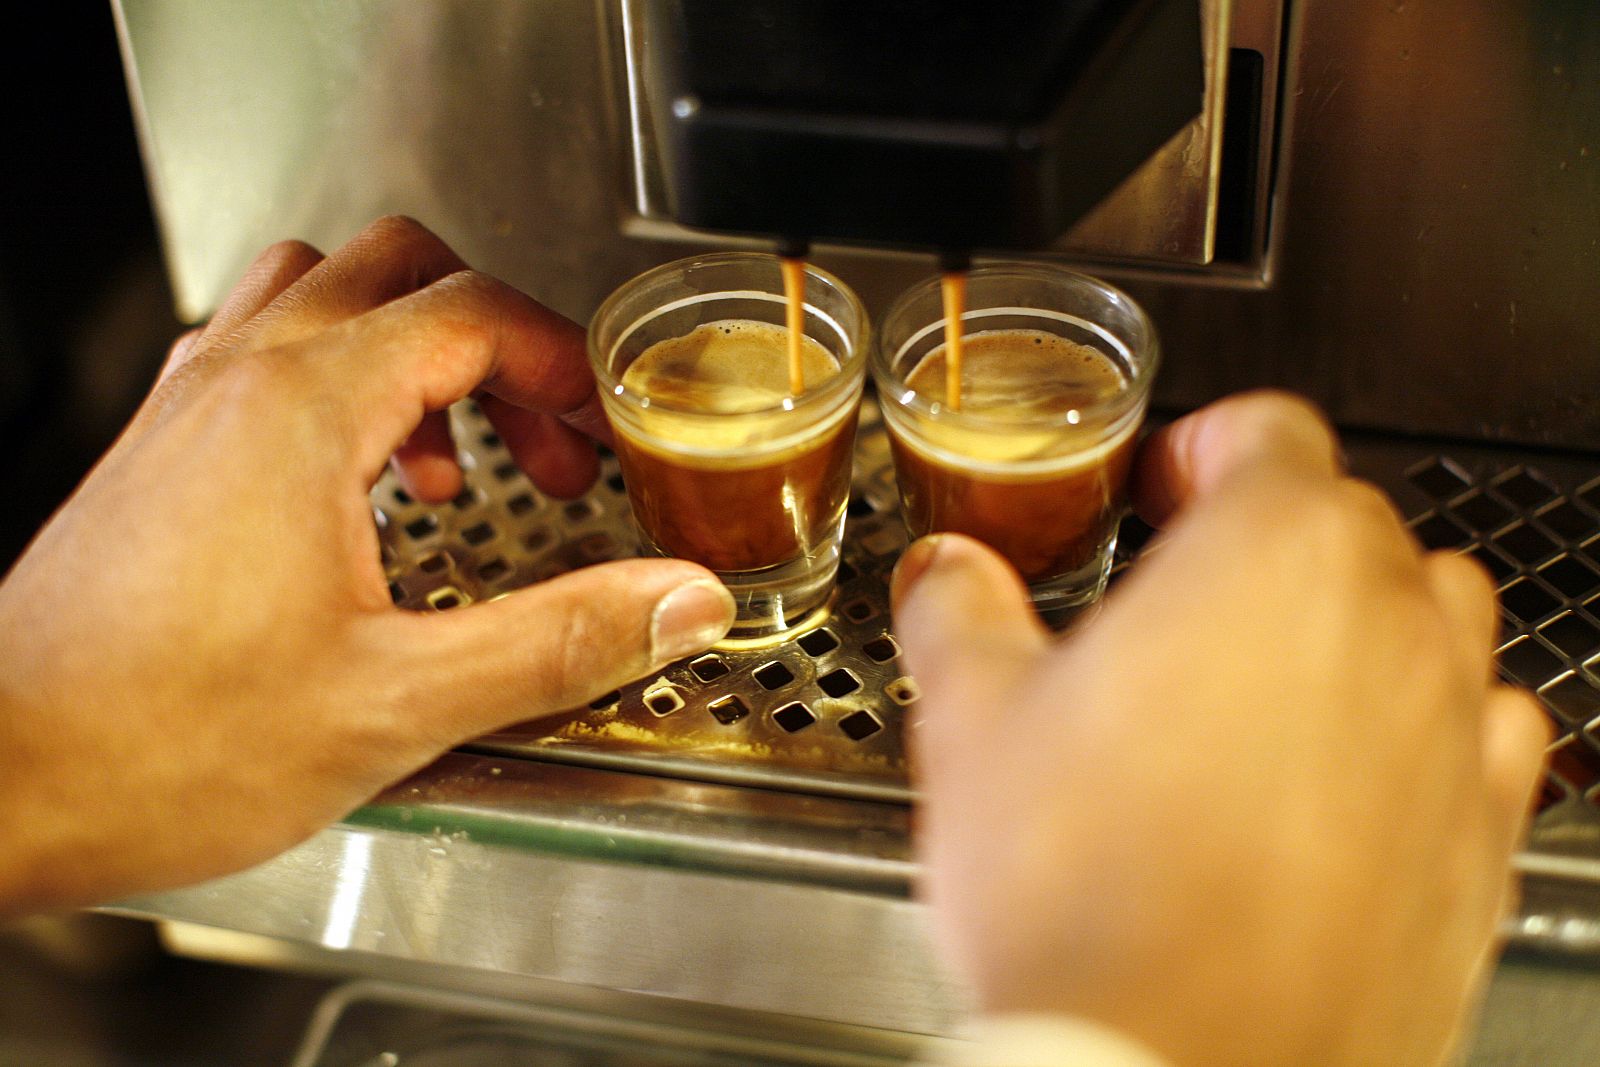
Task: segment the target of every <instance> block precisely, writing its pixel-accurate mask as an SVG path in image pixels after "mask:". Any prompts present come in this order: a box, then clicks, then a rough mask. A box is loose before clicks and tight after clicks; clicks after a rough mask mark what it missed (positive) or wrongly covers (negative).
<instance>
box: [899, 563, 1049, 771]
mask: <svg viewBox="0 0 1600 1067" xmlns="http://www.w3.org/2000/svg"><path fill="white" fill-rule="evenodd" d="M891 595H892V600H893V610H894V630H895V634H896V636H897V637H898V638H899V640H900V644H901V646H902V647H903V648H904V650H905V658H906V665H907V667H908V668H909V669H910V672H911V673H912V674H913V675H915V677H916V679H917V685H918V688H920V689H921V690H922V704H921V707H922V716H923V722H925V723H926V724H927V727H926V728H927V729H929V730H936V732H938V733H940V734H955V735H959V734H961V733H963V732H964V729H965V726H966V716H969V715H971V714H973V713H974V712H975V711H976V710H977V709H979V708H984V707H994V706H996V705H997V702H996V701H994V700H993V699H991V698H992V694H993V693H994V691H996V690H1004V689H1005V688H1007V687H1008V686H1010V685H1011V684H1014V683H1015V682H1016V681H1017V680H1018V679H1019V678H1020V677H1021V676H1022V674H1023V672H1024V671H1026V670H1027V669H1028V668H1029V667H1031V666H1032V665H1033V663H1034V662H1035V661H1036V660H1037V659H1038V657H1039V656H1040V654H1041V653H1043V651H1044V649H1045V647H1046V645H1047V644H1048V638H1047V636H1046V633H1045V629H1044V626H1043V625H1042V624H1041V623H1040V622H1039V619H1038V617H1037V616H1036V615H1035V614H1034V612H1033V606H1032V604H1030V603H1029V600H1028V594H1027V590H1026V589H1024V587H1023V585H1022V579H1021V578H1020V577H1019V576H1018V575H1017V572H1016V571H1015V570H1013V569H1012V567H1011V566H1010V565H1009V564H1007V563H1006V561H1005V560H1003V559H1001V558H1000V556H998V555H996V554H995V553H994V552H993V551H992V550H990V549H988V548H986V547H984V546H983V545H981V544H979V543H978V542H977V541H974V540H972V539H971V538H968V537H963V536H961V535H960V534H935V535H934V536H932V537H925V538H923V539H922V540H920V541H918V542H916V543H915V544H914V545H912V546H911V547H910V548H909V549H907V550H906V553H905V555H904V556H902V557H901V559H900V563H899V565H898V566H897V567H896V568H895V574H894V580H893V583H892V585H891ZM947 724H948V725H950V726H951V727H953V728H951V729H947ZM940 744H943V742H942V741H936V742H934V745H935V746H937V745H940Z"/></svg>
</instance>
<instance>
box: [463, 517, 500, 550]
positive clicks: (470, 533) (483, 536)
mask: <svg viewBox="0 0 1600 1067" xmlns="http://www.w3.org/2000/svg"><path fill="white" fill-rule="evenodd" d="M461 540H463V541H465V542H466V543H467V544H469V545H471V546H472V547H474V548H476V547H478V546H479V545H481V544H484V543H486V542H489V541H493V540H494V527H493V526H490V525H489V524H488V523H486V522H479V523H474V524H473V525H471V526H468V527H467V528H466V529H465V530H462V531H461Z"/></svg>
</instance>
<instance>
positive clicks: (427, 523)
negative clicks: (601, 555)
mask: <svg viewBox="0 0 1600 1067" xmlns="http://www.w3.org/2000/svg"><path fill="white" fill-rule="evenodd" d="M438 532H439V520H438V519H436V518H434V517H433V516H432V515H424V516H422V517H421V518H419V519H412V520H411V521H410V522H408V523H406V534H407V536H409V537H410V538H411V539H412V540H413V541H420V540H422V539H423V538H424V537H431V536H432V535H433V534H436V533H438Z"/></svg>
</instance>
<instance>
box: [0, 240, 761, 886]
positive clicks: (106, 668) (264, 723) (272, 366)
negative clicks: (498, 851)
mask: <svg viewBox="0 0 1600 1067" xmlns="http://www.w3.org/2000/svg"><path fill="white" fill-rule="evenodd" d="M583 348H584V342H583V332H582V330H580V329H579V328H578V327H577V326H576V325H575V324H573V323H572V322H569V321H568V320H566V319H564V318H562V317H561V316H559V315H556V314H555V313H554V312H551V311H549V310H548V309H546V308H543V307H541V306H540V305H538V304H536V303H534V302H533V301H532V300H530V299H528V298H527V297H525V296H523V295H521V294H520V293H517V292H516V291H514V290H513V289H511V288H510V287H508V286H506V285H504V284H503V283H501V282H498V281H495V280H494V279H492V278H489V277H487V276H485V275H481V274H477V273H474V272H471V271H468V270H466V269H465V265H464V264H463V263H462V262H461V261H460V260H459V259H457V258H456V256H455V255H454V253H452V252H451V251H450V250H449V249H448V248H447V247H445V245H444V244H443V243H442V242H440V241H439V239H438V238H437V237H435V236H433V235H432V234H431V233H429V232H428V231H426V230H424V229H423V228H422V227H421V226H419V225H417V224H416V223H414V222H411V221H410V220H406V219H384V220H381V221H379V222H377V223H375V224H373V225H372V226H371V227H369V228H368V229H367V230H366V231H364V232H363V233H362V234H361V235H359V236H358V237H357V238H355V239H354V240H353V241H351V242H350V243H349V244H347V245H345V246H344V247H343V248H341V249H340V250H339V251H337V252H335V253H334V254H333V255H332V256H330V257H328V258H326V259H324V258H323V257H322V256H321V255H320V254H319V253H317V252H316V251H315V250H313V249H312V248H310V247H309V246H307V245H303V244H299V243H294V242H290V243H286V244H281V245H276V246H274V247H273V248H271V249H268V250H267V252H265V253H264V254H263V255H262V256H261V258H260V259H258V260H257V261H256V263H255V265H254V266H252V267H251V269H250V271H249V273H248V274H247V275H246V276H245V278H244V280H243V281H242V282H241V283H240V284H239V287H238V288H237V289H235V290H234V292H233V294H232V295H231V296H230V297H229V298H228V300H227V301H226V303H225V304H224V306H223V307H222V308H221V309H220V310H219V311H218V312H217V314H216V316H215V317H214V318H213V319H212V321H211V323H210V325H209V326H208V327H207V328H206V329H205V330H204V331H196V332H193V333H191V334H189V335H186V336H185V337H184V338H183V339H181V340H180V341H179V343H178V345H176V346H175V347H174V351H173V356H172V358H171V360H170V361H169V366H168V368H167V369H166V371H165V372H164V374H163V378H162V380H161V382H160V383H159V385H158V386H157V387H156V389H155V390H154V392H153V393H152V395H151V396H150V398H149V400H148V402H147V403H146V404H145V405H144V407H143V409H142V410H141V411H140V413H139V414H138V416H137V417H136V418H135V420H134V422H133V423H132V425H131V426H130V427H129V429H128V430H127V432H126V433H125V434H124V435H123V437H122V438H121V439H120V440H119V441H118V442H117V443H116V445H115V446H114V447H113V448H112V449H111V451H110V452H109V453H108V454H107V455H106V457H105V458H104V459H103V460H102V461H101V463H100V464H99V465H98V466H97V467H96V468H95V470H94V471H93V472H92V473H91V474H90V475H89V477H88V478H87V479H86V480H85V481H84V483H83V485H82V486H81V487H80V488H79V489H78V491H77V492H76V493H75V494H74V496H73V497H72V499H71V500H70V501H68V503H67V504H66V505H65V506H64V507H63V508H62V509H61V511H60V512H59V513H58V514H57V515H56V516H55V517H54V518H53V519H52V520H51V522H50V523H49V524H48V525H47V526H46V527H45V529H44V530H43V531H42V532H41V533H40V534H39V536H38V538H37V539H36V541H35V542H34V544H33V545H32V546H31V547H30V548H29V550H28V551H27V553H26V554H25V555H24V557H23V558H22V559H21V560H20V561H19V563H18V564H17V566H16V568H15V569H14V570H13V572H12V573H11V574H10V576H9V577H8V578H7V579H6V580H5V582H4V584H3V585H0V783H3V786H0V788H3V792H4V797H5V800H4V812H5V817H4V823H5V832H4V835H3V837H4V840H5V849H4V850H0V916H3V915H4V914H6V913H7V912H8V911H9V912H19V911H27V910H38V909H43V908H50V907H65V906H70V905H77V904H84V903H90V902H94V901H100V900H105V899H108V898H110V897H113V896H117V895H123V894H127V893H131V892H134V891H140V890H148V889H152V888H159V887H165V886H171V885H177V884H182V883H185V882H189V881H195V880H199V879H202V878H206V877H210V876H213V875H218V874H222V873H225V872H228V871H232V870H236V869H239V868H242V867H245V866H248V865H249V864H252V863H255V862H257V861H260V860H263V859H266V858H267V857H269V856H271V855H273V854H275V853H276V852H278V851H281V850H282V849H284V848H287V847H288V846H290V845H292V844H294V843H296V842H298V841H299V840H301V839H303V838H305V837H307V836H309V835H310V834H311V833H313V832H314V831H315V830H316V829H317V828H319V827H320V826H322V825H324V824H325V823H327V822H329V821H331V820H333V819H336V818H338V817H339V816H341V815H344V814H345V813H346V812H348V811H349V810H350V809H352V808H353V807H355V806H356V805H358V804H359V803H361V802H362V801H363V800H365V799H366V798H367V797H369V796H371V795H372V794H373V793H375V792H377V791H378V790H379V789H381V788H382V787H383V786H384V785H386V784H388V783H390V782H392V781H394V780H395V779H397V778H399V777H401V776H403V775H405V774H406V773H408V772H410V771H412V770H414V769H416V768H417V767H419V766H421V765H422V764H424V763H426V762H427V761H428V760H429V759H431V758H433V757H434V756H436V755H438V754H439V753H440V752H442V751H443V750H445V749H446V748H448V747H449V746H451V745H453V744H456V743H459V742H460V741H463V740H465V739H467V738H470V737H472V736H474V735H477V734H481V733H484V732H486V731H489V730H492V729H494V728H496V727H499V726H503V725H505V724H507V723H510V722H513V721H516V720H519V719H526V718H532V717H536V716H538V715H540V714H542V713H547V712H551V711H555V710H557V709H560V708H563V707H570V706H572V705H575V704H578V703H581V702H583V701H585V700H588V699H591V698H592V697H594V696H595V695H597V694H599V693H602V692H605V691H606V690H608V689H612V688H615V687H616V686H617V685H619V684H620V683H623V682H626V681H627V680H629V679H631V678H635V677H638V676H640V675H642V674H645V673H647V672H649V671H651V670H654V669H656V668H657V667H659V666H660V665H662V664H664V663H666V662H668V661H670V660H673V659H676V658H678V657H681V656H684V655H687V654H689V653H691V652H694V651H698V650H699V649H701V648H704V647H706V646H707V645H709V644H710V643H711V642H712V641H714V640H716V639H717V638H719V637H721V636H722V635H723V634H724V633H725V632H726V630H727V628H728V625H729V624H730V623H731V621H732V619H733V603H732V600H731V598H730V597H729V596H728V594H727V591H726V590H725V589H723V587H722V586H721V584H720V583H718V582H717V581H716V580H715V578H713V577H712V576H711V574H710V572H708V571H706V570H704V569H702V568H700V567H698V566H696V565H694V564H691V563H686V562H681V561H674V560H628V561H623V562H617V563H608V564H604V565H601V566H595V567H588V568H584V569H582V570H579V571H576V572H573V573H571V574H567V575H564V576H561V577H559V578H556V579H553V580H551V581H548V582H544V583H542V584H540V585H537V586H534V587H531V588H528V589H524V590H520V591H518V592H516V593H514V594H512V595H511V596H508V597H505V598H503V599H499V600H496V601H494V602H491V603H484V604H478V605H474V606H472V607H470V608H468V609H465V610H461V611H455V612H451V613H448V614H441V615H429V616H423V615H419V614H415V613H409V612H404V611H400V610H398V609H396V608H395V607H394V606H393V605H392V604H391V603H390V598H389V594H388V591H387V583H386V581H385V579H384V576H383V571H382V568H381V566H380V563H379V557H378V540H377V535H376V531H375V529H374V525H373V516H372V508H371V505H370V504H369V502H368V500H367V491H368V489H369V488H370V487H371V486H372V484H373V483H374V481H376V479H377V477H378V475H379V474H380V473H381V471H382V469H383V466H384V464H385V462H386V461H388V460H389V458H390V456H391V455H392V454H393V455H395V456H396V461H397V463H398V464H399V466H400V475H401V478H402V480H403V481H404V482H405V483H406V485H407V486H408V488H409V489H411V491H412V492H413V493H414V494H415V495H417V496H419V497H421V498H423V499H428V500H441V499H448V498H449V497H450V496H452V495H454V494H455V493H456V492H457V491H458V489H459V488H460V484H461V474H460V471H459V469H458V468H457V467H456V465H455V459H454V450H453V448H452V446H451V443H450V440H449V429H448V423H447V422H446V420H445V416H444V409H445V408H446V407H447V406H448V405H449V404H450V403H452V402H453V401H456V400H459V399H461V398H463V397H465V396H467V395H469V394H471V393H473V392H474V390H479V392H477V394H476V395H478V397H479V402H480V404H481V405H482V406H483V408H484V410H485V411H486V413H487V414H488V415H489V417H490V418H491V419H493V420H494V421H495V423H496V429H497V430H498V431H499V433H500V435H501V437H502V438H503V439H504V440H505V442H506V445H507V447H508V448H510V450H511V451H512V454H513V455H514V456H515V457H516V458H517V460H518V461H519V462H520V463H521V464H522V465H523V466H524V468H525V469H527V470H528V472H529V474H530V476H531V477H532V478H533V479H534V481H535V482H536V483H537V484H538V485H540V487H541V488H544V489H545V490H546V491H548V492H551V493H553V494H556V495H570V494H575V493H577V492H581V491H582V490H583V488H584V487H585V486H586V485H587V484H588V483H589V482H590V481H592V480H593V478H594V476H595V472H596V469H597V466H596V463H597V461H596V458H595V456H594V452H593V448H592V446H591V445H590V444H589V443H588V442H587V441H586V440H585V437H584V435H588V436H593V437H604V436H605V435H606V431H605V423H604V419H603V416H602V414H601V411H600V408H599V403H598V399H597V398H596V396H595V394H594V383H593V379H592V378H591V376H590V374H589V370H588V362H587V360H586V358H585V355H584V351H583Z"/></svg>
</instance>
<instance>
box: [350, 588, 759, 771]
mask: <svg viewBox="0 0 1600 1067" xmlns="http://www.w3.org/2000/svg"><path fill="white" fill-rule="evenodd" d="M733 616H734V606H733V598H732V597H731V596H729V595H728V591H727V589H726V588H725V587H724V586H723V585H722V583H721V582H719V581H717V580H716V578H715V577H713V576H712V575H711V572H709V571H707V570H705V569H704V568H701V567H698V566H696V565H694V564H692V563H687V562H684V561H682V560H642V559H640V560H622V561H618V562H615V563H604V564H599V565H596V566H593V567H585V568H582V569H581V570H576V571H572V572H571V573H568V574H564V575H562V576H561V577H559V578H553V579H551V580H549V581H547V582H542V583H540V584H538V585H534V586H529V587H528V588H525V589H520V590H518V591H517V592H514V593H512V594H511V595H510V596H507V597H504V598H501V599H498V600H494V601H491V602H489V603H485V604H476V605H473V606H471V607H469V608H466V609H462V610H458V611H455V612H451V613H449V614H445V615H431V616H430V615H418V614H415V613H411V612H401V611H396V612H391V613H385V614H384V615H381V616H379V617H378V618H377V619H376V620H375V621H374V624H375V625H378V626H380V627H382V628H383V630H384V633H383V634H382V635H381V637H380V641H381V642H382V643H384V644H386V645H387V646H388V647H390V648H392V649H393V650H395V651H397V652H398V654H400V655H403V656H404V657H405V661H406V664H407V666H406V674H407V676H408V682H409V684H412V685H415V686H416V687H418V688H419V689H420V690H421V691H422V692H423V693H424V694H425V695H426V699H419V700H416V701H415V704H416V706H417V708H418V712H417V713H418V715H421V716H426V717H427V722H424V723H419V724H418V725H419V726H423V727H425V726H426V725H427V724H428V723H431V724H432V725H433V726H435V727H436V728H437V730H438V731H439V733H438V735H437V737H436V738H435V741H436V742H437V743H438V744H441V745H446V744H454V743H457V742H460V741H462V740H465V739H467V738H469V737H474V736H477V735H479V734H482V733H485V732H487V731H489V730H493V729H496V728H497V727H501V726H505V725H507V724H509V723H513V722H518V721H521V720H524V719H530V718H536V717H538V716H540V715H545V714H549V713H551V712H554V711H560V710H562V709H564V708H571V707H577V706H579V705H582V704H583V703H585V702H587V701H589V700H593V699H594V698H595V697H597V696H599V695H600V694H602V693H604V692H606V691H608V690H611V689H616V688H617V687H619V686H621V685H623V684H625V683H627V682H629V681H632V680H634V679H636V678H639V677H641V676H643V675H646V674H649V673H650V672H652V671H656V670H659V669H661V668H662V667H664V666H665V665H666V664H668V663H670V662H672V661H673V660H677V659H681V658H683V657H684V656H688V655H692V654H694V653H696V652H700V651H703V650H704V649H705V648H707V647H708V646H710V645H711V643H712V642H714V641H716V640H718V639H720V638H721V637H722V636H724V635H725V634H726V633H727V632H728V628H729V626H731V625H732V624H733Z"/></svg>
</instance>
